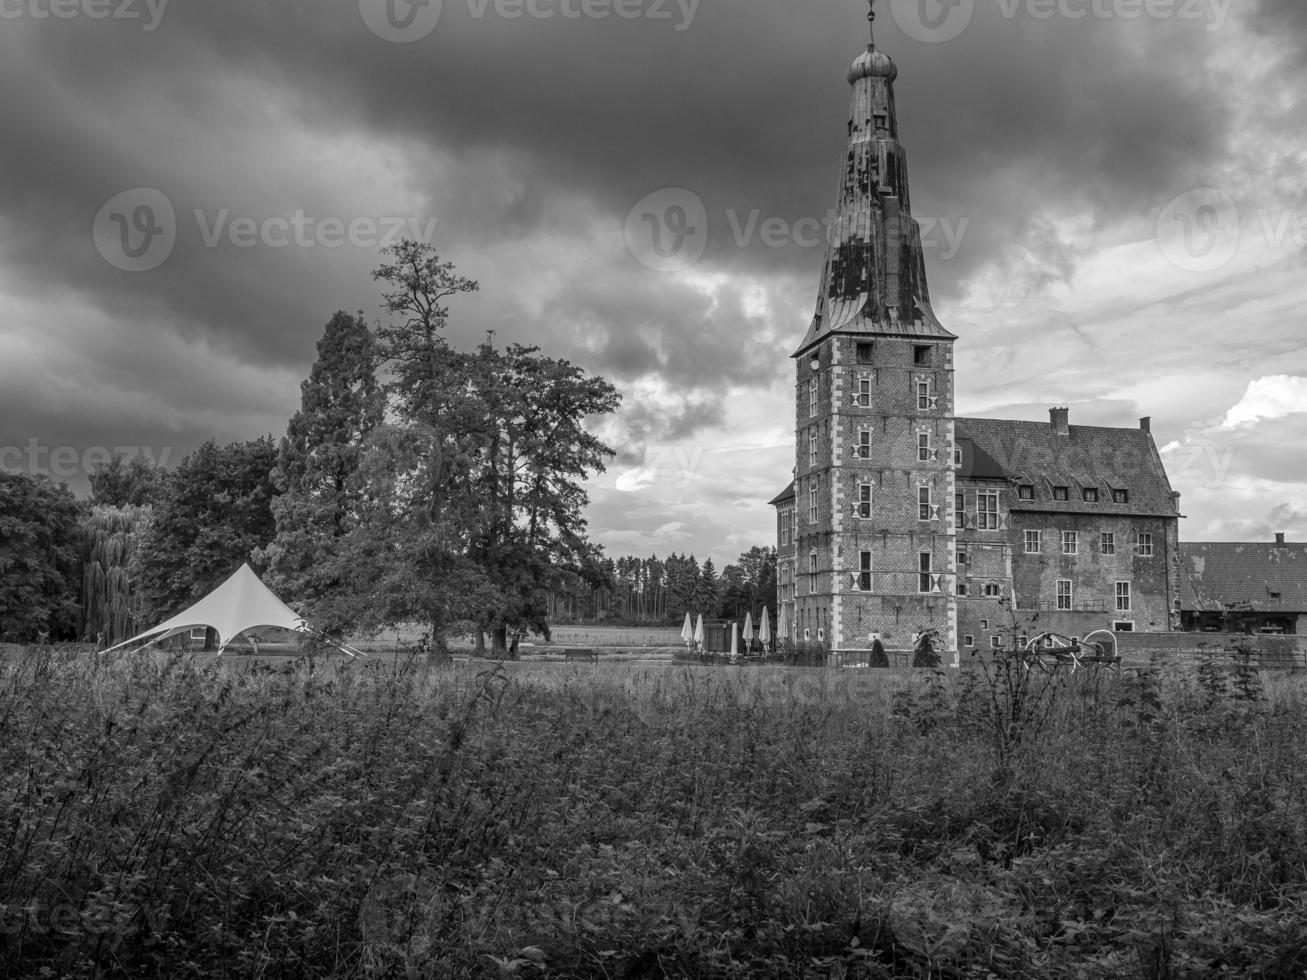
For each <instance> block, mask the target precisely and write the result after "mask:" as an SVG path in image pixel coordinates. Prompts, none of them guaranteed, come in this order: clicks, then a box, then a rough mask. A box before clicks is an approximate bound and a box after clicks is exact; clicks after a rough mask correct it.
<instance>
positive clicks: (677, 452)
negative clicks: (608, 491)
mask: <svg viewBox="0 0 1307 980" xmlns="http://www.w3.org/2000/svg"><path fill="white" fill-rule="evenodd" d="M705 456H707V450H705V449H704V448H702V447H700V446H658V447H653V446H651V447H650V448H649V449H648V450H646V452H645V458H644V463H643V465H641V466H635V467H632V468H631V469H629V470H627V471H626V472H625V473H623V474H622V475H621V476H619V477H618V478H617V483H616V486H617V489H618V490H620V491H622V493H639V492H640V491H642V490H647V489H648V488H649V487H652V486H655V485H659V486H665V487H668V488H670V489H673V490H687V489H689V488H690V486H692V485H693V484H694V479H695V477H696V476H698V475H699V471H700V470H701V469H702V468H703V461H704V458H705Z"/></svg>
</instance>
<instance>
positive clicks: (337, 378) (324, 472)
mask: <svg viewBox="0 0 1307 980" xmlns="http://www.w3.org/2000/svg"><path fill="white" fill-rule="evenodd" d="M376 366H377V350H376V344H375V341H374V339H373V335H372V332H371V330H370V329H369V328H368V326H367V324H366V323H365V322H364V320H363V315H362V314H361V313H360V314H359V315H357V316H351V315H350V314H348V313H344V312H338V313H337V314H336V315H335V316H334V317H332V319H331V321H330V322H329V323H328V324H327V328H326V331H325V332H324V333H323V336H322V339H321V340H320V341H319V342H318V358H317V360H316V361H315V362H314V365H313V369H312V371H311V372H310V374H309V377H308V379H307V380H305V381H304V383H303V384H302V385H301V386H300V410H299V411H298V412H297V413H296V414H295V416H294V417H293V418H292V419H291V420H290V424H289V426H288V427H287V431H286V438H285V439H283V440H282V442H281V447H280V449H279V451H278V455H277V465H276V469H275V470H274V471H273V476H272V481H273V485H274V487H275V488H276V490H277V491H278V495H277V497H276V498H275V499H274V500H273V501H272V504H271V507H272V514H273V519H274V521H275V524H276V537H275V538H274V539H273V541H272V543H271V544H269V545H268V547H267V548H266V549H264V550H262V551H261V552H259V553H258V555H257V556H256V557H257V558H258V559H259V560H261V561H263V562H264V563H265V564H266V566H267V576H266V578H267V582H268V584H269V586H271V587H272V589H273V590H274V591H277V592H279V593H280V594H282V596H283V597H284V598H285V599H286V600H287V601H288V602H291V603H292V604H294V605H295V606H296V608H297V609H298V610H299V612H300V613H301V614H302V615H304V616H306V617H308V618H309V619H311V620H312V621H313V623H314V625H315V626H318V627H319V628H321V629H323V630H325V631H327V632H330V633H342V632H344V631H346V630H347V629H349V628H351V627H353V626H354V625H355V622H356V620H357V616H358V610H357V608H355V604H354V603H352V602H351V597H352V595H353V593H354V591H355V588H356V582H355V581H354V576H353V574H352V570H351V567H350V563H349V560H348V556H347V555H346V553H345V552H346V549H345V545H344V542H345V539H346V537H347V535H348V534H349V532H350V531H351V530H353V529H354V528H355V527H356V526H357V525H358V520H359V511H360V502H361V494H362V487H361V480H360V472H359V471H360V465H361V462H362V458H363V453H364V447H365V445H366V442H367V440H368V438H369V437H370V436H371V435H372V433H373V432H374V431H375V430H376V429H377V428H378V427H380V426H381V424H382V423H383V421H384V418H385V396H384V393H383V392H382V390H381V385H380V384H379V383H378V381H377V374H376Z"/></svg>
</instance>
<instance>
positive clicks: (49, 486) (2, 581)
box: [0, 471, 83, 642]
mask: <svg viewBox="0 0 1307 980" xmlns="http://www.w3.org/2000/svg"><path fill="white" fill-rule="evenodd" d="M82 513H83V507H82V505H80V504H78V502H77V500H76V498H75V497H74V496H73V494H72V492H71V491H70V490H69V489H68V487H67V486H66V485H65V484H62V483H55V482H53V481H52V480H50V478H49V477H46V476H28V475H26V474H21V473H5V472H3V471H0V639H5V640H9V641H13V642H30V641H33V640H39V639H43V638H44V639H47V640H49V639H56V640H71V639H76V637H77V632H78V622H77V620H78V614H79V609H80V606H79V603H78V601H77V591H78V589H77V570H78V541H79V531H78V522H79V520H80V519H81V516H82Z"/></svg>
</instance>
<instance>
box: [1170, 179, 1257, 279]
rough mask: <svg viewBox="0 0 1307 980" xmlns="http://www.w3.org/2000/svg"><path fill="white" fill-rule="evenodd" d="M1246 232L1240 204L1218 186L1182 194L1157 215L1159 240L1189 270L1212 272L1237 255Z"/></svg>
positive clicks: (1173, 258) (1171, 258)
mask: <svg viewBox="0 0 1307 980" xmlns="http://www.w3.org/2000/svg"><path fill="white" fill-rule="evenodd" d="M1242 235H1243V232H1242V229H1241V228H1240V226H1239V206H1238V205H1237V204H1235V203H1234V199H1233V198H1232V197H1230V195H1229V194H1227V193H1225V192H1224V191H1222V190H1219V189H1218V188H1215V187H1196V188H1194V189H1193V190H1191V191H1186V192H1185V193H1184V194H1181V195H1180V196H1179V197H1177V198H1176V199H1175V200H1173V201H1172V202H1171V203H1170V204H1168V205H1167V206H1166V207H1165V208H1163V209H1162V213H1161V214H1160V215H1158V218H1157V244H1158V246H1159V247H1160V248H1161V250H1162V254H1163V255H1165V256H1166V257H1167V259H1169V260H1170V261H1171V262H1172V263H1173V264H1174V265H1176V266H1179V267H1180V268H1181V269H1185V270H1186V271H1188V272H1213V271H1215V270H1216V269H1219V268H1221V267H1222V266H1223V265H1225V264H1226V263H1228V262H1229V261H1230V260H1231V259H1233V258H1234V256H1235V253H1237V252H1238V251H1239V242H1240V240H1241V238H1242Z"/></svg>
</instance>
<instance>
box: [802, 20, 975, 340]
mask: <svg viewBox="0 0 1307 980" xmlns="http://www.w3.org/2000/svg"><path fill="white" fill-rule="evenodd" d="M867 22H868V25H869V27H870V32H871V38H872V41H871V43H870V44H869V45H867V50H865V51H863V52H862V53H861V54H860V55H858V57H857V58H856V59H855V60H854V62H853V65H852V66H851V67H850V68H849V75H848V78H849V84H850V85H851V86H852V87H853V99H852V103H851V105H850V111H849V131H848V132H849V137H848V149H847V152H846V153H845V157H844V169H843V174H842V178H841V182H840V193H839V197H838V198H837V199H836V206H835V222H834V224H833V226H832V228H831V236H830V241H829V247H828V249H827V254H826V266H825V271H824V272H823V275H822V281H821V288H820V291H819V293H818V297H817V309H816V314H815V316H814V317H813V321H812V326H811V328H810V329H809V330H808V333H807V335H806V336H805V337H804V340H803V344H802V346H801V347H800V348H799V351H800V352H803V351H806V350H808V349H809V348H811V347H812V346H814V345H815V344H816V343H818V342H820V341H821V340H823V339H825V338H826V337H828V336H830V335H832V334H870V335H880V336H899V337H903V336H912V337H928V338H935V339H944V340H955V339H956V338H955V337H954V336H953V335H952V334H951V333H949V332H948V331H947V330H945V329H944V327H943V326H942V325H941V324H940V322H939V320H938V318H937V317H936V316H935V313H934V311H933V310H932V309H931V305H930V290H929V287H928V286H927V284H926V261H925V255H924V249H923V245H922V241H921V228H920V226H919V225H918V224H917V222H916V221H915V220H914V219H913V217H912V202H911V198H910V197H909V194H908V163H907V154H906V153H905V152H904V150H903V147H902V146H901V145H900V144H899V131H898V116H897V112H896V110H895V105H894V82H895V80H896V79H897V78H898V74H899V70H898V67H897V66H896V65H895V64H894V60H893V59H892V58H890V56H889V55H888V54H886V53H885V52H884V51H881V50H880V49H879V48H877V47H876V42H875V37H876V0H868V2H867Z"/></svg>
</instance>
